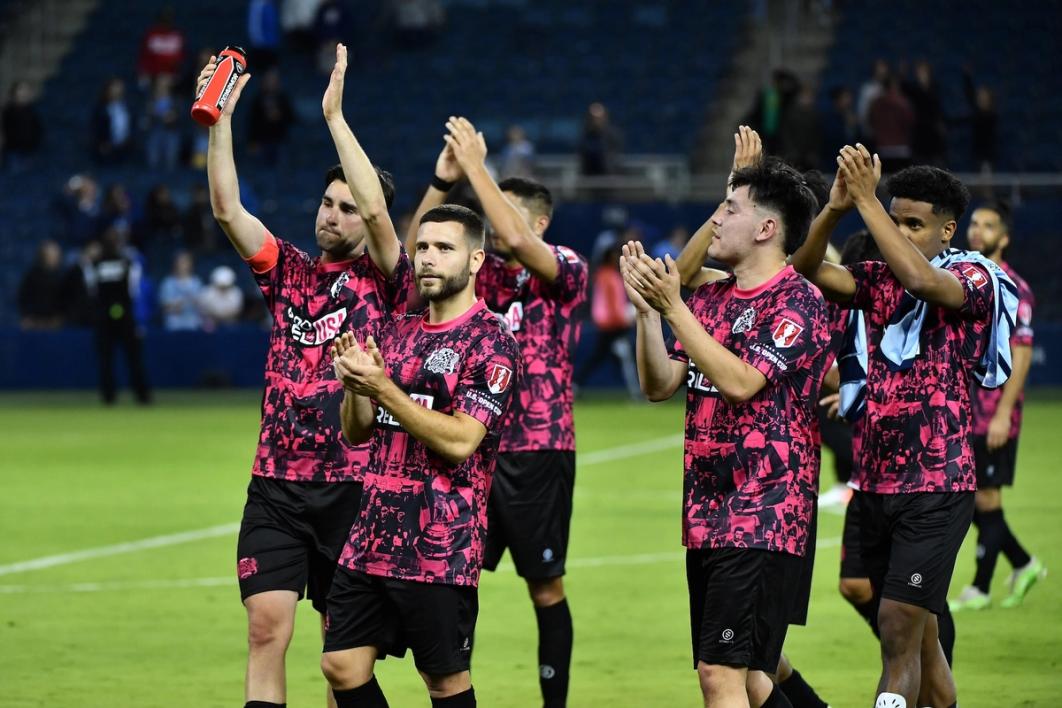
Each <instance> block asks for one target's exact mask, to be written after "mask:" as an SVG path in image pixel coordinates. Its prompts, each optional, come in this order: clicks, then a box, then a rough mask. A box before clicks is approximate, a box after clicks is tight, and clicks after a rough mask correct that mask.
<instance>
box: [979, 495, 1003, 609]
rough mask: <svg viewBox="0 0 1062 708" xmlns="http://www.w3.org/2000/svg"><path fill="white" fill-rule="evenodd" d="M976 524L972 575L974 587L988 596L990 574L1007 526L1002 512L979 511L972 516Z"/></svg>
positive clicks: (997, 510)
mask: <svg viewBox="0 0 1062 708" xmlns="http://www.w3.org/2000/svg"><path fill="white" fill-rule="evenodd" d="M974 523H975V524H977V530H978V534H977V573H976V575H974V581H973V584H974V587H975V588H977V589H978V590H980V591H981V592H983V593H985V594H986V595H987V594H988V588H989V587H990V586H991V585H992V574H993V573H994V572H995V571H996V559H998V558H999V551H1000V549H1001V548H1002V547H1003V539H1004V537H1005V536H1006V531H1007V524H1006V522H1005V521H1003V510H1002V509H993V510H992V511H979V512H976V513H975V514H974Z"/></svg>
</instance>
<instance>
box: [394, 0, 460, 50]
mask: <svg viewBox="0 0 1062 708" xmlns="http://www.w3.org/2000/svg"><path fill="white" fill-rule="evenodd" d="M388 11H389V14H390V15H391V17H392V18H393V22H394V36H395V44H397V45H398V46H399V47H402V48H404V49H419V48H421V47H426V46H428V45H430V44H432V43H433V42H434V41H435V39H436V38H437V37H438V36H439V34H440V33H441V32H442V30H443V27H444V26H445V24H446V12H445V11H444V10H443V6H442V3H440V2H439V0H389V5H388Z"/></svg>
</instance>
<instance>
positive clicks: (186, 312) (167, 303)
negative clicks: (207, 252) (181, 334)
mask: <svg viewBox="0 0 1062 708" xmlns="http://www.w3.org/2000/svg"><path fill="white" fill-rule="evenodd" d="M202 293H203V281H201V280H200V279H199V276H197V275H196V274H195V267H194V263H193V261H192V254H191V253H188V251H178V252H177V254H176V255H175V256H174V257H173V271H172V272H171V273H170V274H169V275H167V276H166V277H165V278H163V280H162V285H161V286H160V287H159V305H161V307H162V324H163V326H164V327H165V328H166V329H168V330H197V329H199V328H201V327H202V326H203V318H202V316H201V315H200V314H199V298H200V297H201V296H202Z"/></svg>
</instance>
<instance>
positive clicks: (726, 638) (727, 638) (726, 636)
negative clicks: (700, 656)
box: [720, 627, 734, 644]
mask: <svg viewBox="0 0 1062 708" xmlns="http://www.w3.org/2000/svg"><path fill="white" fill-rule="evenodd" d="M720 641H722V642H723V643H725V644H730V643H731V642H733V641H734V630H732V629H730V628H729V627H727V628H726V629H724V630H723V635H722V639H721V640H720Z"/></svg>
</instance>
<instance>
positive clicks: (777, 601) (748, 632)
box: [686, 548, 804, 674]
mask: <svg viewBox="0 0 1062 708" xmlns="http://www.w3.org/2000/svg"><path fill="white" fill-rule="evenodd" d="M803 560H804V559H803V558H800V557H798V556H793V555H790V554H788V553H777V552H774V551H763V550H758V549H750V548H716V549H710V550H690V551H687V552H686V583H687V586H688V588H689V595H690V630H691V635H692V638H693V666H694V668H696V666H697V663H698V662H699V661H703V662H705V663H707V664H724V665H727V666H738V667H746V668H748V669H751V670H759V671H767V672H769V673H772V674H773V673H774V672H775V671H777V670H778V659H779V657H781V655H782V644H783V643H784V642H785V633H786V630H787V629H788V628H789V617H790V616H791V615H792V613H793V609H792V605H793V601H794V593H793V592H792V588H793V587H794V586H795V585H796V584H797V583H798V582H799V578H800V577H801V574H802V572H803V568H804V563H803Z"/></svg>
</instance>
